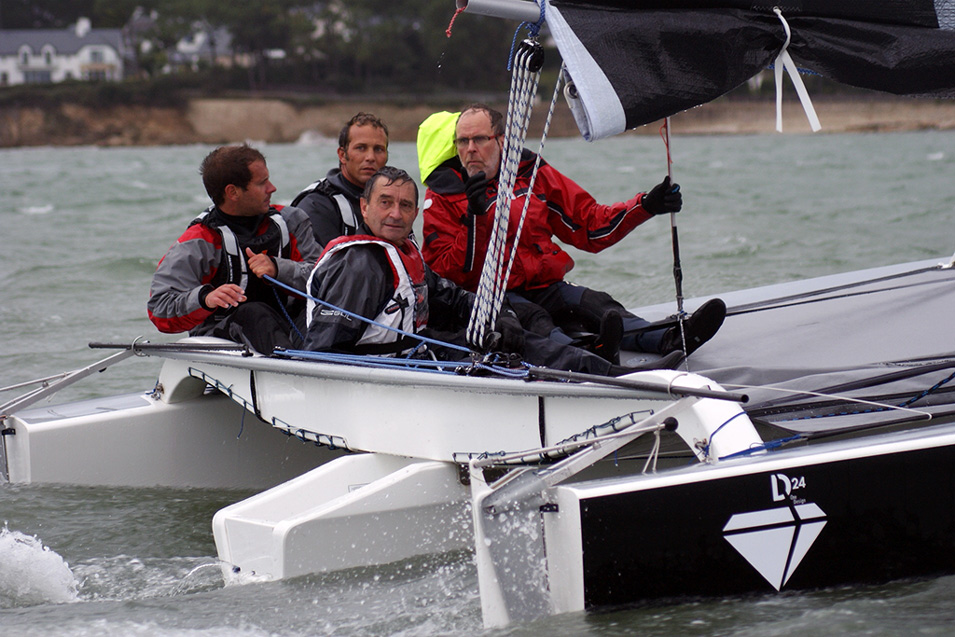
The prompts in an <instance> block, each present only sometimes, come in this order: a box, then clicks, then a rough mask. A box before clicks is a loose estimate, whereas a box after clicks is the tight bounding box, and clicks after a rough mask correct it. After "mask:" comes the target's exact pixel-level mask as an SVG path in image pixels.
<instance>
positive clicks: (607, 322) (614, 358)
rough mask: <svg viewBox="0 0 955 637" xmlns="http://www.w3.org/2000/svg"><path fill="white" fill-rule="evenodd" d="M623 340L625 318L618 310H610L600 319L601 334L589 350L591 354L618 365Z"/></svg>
mask: <svg viewBox="0 0 955 637" xmlns="http://www.w3.org/2000/svg"><path fill="white" fill-rule="evenodd" d="M622 340H623V317H622V316H620V312H618V311H617V310H609V311H608V312H607V313H606V314H604V315H603V318H601V319H600V334H598V335H597V340H595V341H594V342H593V343H592V344H591V345H590V347H588V348H587V349H589V350H590V351H591V352H593V353H594V354H596V355H597V356H599V357H601V358H602V359H604V360H605V361H609V362H611V363H613V364H614V365H616V364H617V363H619V362H620V342H621V341H622Z"/></svg>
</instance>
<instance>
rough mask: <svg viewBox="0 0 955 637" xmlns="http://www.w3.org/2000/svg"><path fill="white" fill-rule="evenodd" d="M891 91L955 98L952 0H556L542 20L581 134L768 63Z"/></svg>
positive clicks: (730, 85)
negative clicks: (564, 72) (785, 59)
mask: <svg viewBox="0 0 955 637" xmlns="http://www.w3.org/2000/svg"><path fill="white" fill-rule="evenodd" d="M773 7H779V9H780V11H781V14H782V16H783V18H785V21H786V22H787V23H788V25H789V28H790V32H791V39H790V42H789V44H788V47H787V51H788V52H789V54H790V55H791V56H792V58H793V60H794V62H795V64H796V65H797V66H798V67H799V69H800V70H802V71H808V72H812V73H816V74H819V75H822V76H824V77H827V78H830V79H832V80H835V81H837V82H840V83H843V84H847V85H851V86H857V87H861V88H866V89H873V90H877V91H884V92H888V93H893V94H896V95H912V96H922V97H941V98H955V0H935V1H934V2H932V1H931V0H862V1H858V2H846V1H841V2H840V1H839V0H815V1H814V0H807V1H805V2H778V3H767V5H763V6H759V7H758V8H757V5H753V4H752V3H749V2H734V1H732V0H729V1H727V0H711V1H707V0H697V1H682V2H681V1H674V2H660V1H657V2H653V1H638V2H619V1H617V2H614V1H610V2H575V1H574V0H555V2H553V3H552V4H551V5H550V6H548V8H547V11H548V13H547V16H546V17H547V23H548V26H549V27H550V29H551V32H552V34H553V35H554V38H555V40H556V41H557V45H558V48H559V50H560V53H561V56H562V57H563V58H564V61H565V63H566V64H567V68H568V74H569V75H570V78H571V80H572V81H573V83H574V87H573V92H574V93H576V95H577V96H578V97H577V99H573V100H572V101H571V105H572V107H573V108H574V111H575V113H574V114H575V116H576V117H577V121H578V124H579V125H580V127H581V132H582V133H583V134H584V136H585V137H587V138H588V139H597V138H600V137H605V136H608V135H613V134H616V133H619V132H622V131H623V130H626V129H630V128H635V127H637V126H641V125H643V124H647V123H649V122H653V121H655V120H658V119H660V118H662V117H665V116H669V115H673V114H675V113H678V112H680V111H683V110H686V109H688V108H692V107H694V106H697V105H700V104H704V103H706V102H708V101H711V100H713V99H715V98H717V97H719V96H721V95H723V94H725V93H727V92H728V91H730V90H732V89H734V88H736V87H737V86H739V85H740V84H742V83H744V82H745V81H746V80H748V79H749V78H751V77H752V76H754V75H755V74H756V73H758V72H759V71H761V70H763V69H765V68H767V67H768V66H770V65H772V64H773V63H774V61H775V60H776V57H777V55H778V54H779V53H780V51H781V50H782V48H783V46H784V44H785V43H786V39H787V36H786V30H785V27H784V25H783V21H782V20H781V19H780V17H779V16H778V15H777V14H776V13H775V12H774V11H773Z"/></svg>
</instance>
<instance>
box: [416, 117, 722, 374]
mask: <svg viewBox="0 0 955 637" xmlns="http://www.w3.org/2000/svg"><path fill="white" fill-rule="evenodd" d="M503 134H504V118H503V115H502V114H501V113H500V112H498V111H495V110H494V109H492V108H490V107H488V106H486V105H484V104H472V105H470V106H468V107H466V108H465V109H464V110H463V111H462V112H461V114H460V116H459V117H458V120H457V122H456V126H455V134H454V144H455V147H456V149H457V156H456V157H452V158H451V159H449V160H448V161H446V162H444V163H443V164H441V165H440V166H439V167H438V168H436V169H435V170H434V171H433V172H431V174H430V175H428V176H427V178H426V183H427V185H428V190H427V193H426V194H425V203H424V246H423V253H424V257H425V260H426V261H427V262H428V265H429V266H430V267H431V268H432V269H434V271H435V272H437V273H438V274H440V275H442V276H444V277H447V278H448V279H450V280H452V281H454V282H455V283H458V284H459V285H461V286H463V287H464V288H466V289H468V290H472V291H473V290H476V289H477V285H478V281H479V279H480V276H481V270H482V268H483V265H484V255H485V252H486V250H487V246H488V242H489V238H490V233H491V229H492V227H493V222H494V214H495V213H496V210H495V199H496V196H497V183H498V182H497V180H498V173H499V170H500V166H501V151H502V148H503ZM535 159H536V155H535V154H534V153H532V152H530V151H528V150H524V151H523V155H522V157H521V161H520V166H519V168H518V175H517V179H516V182H515V185H514V195H515V198H514V201H513V204H512V206H511V210H510V215H511V220H510V224H509V228H508V234H509V237H508V238H509V241H511V242H513V239H514V235H515V233H516V230H517V227H518V222H519V219H520V215H521V212H522V210H523V207H524V205H525V199H526V196H527V192H528V188H529V186H530V178H531V174H532V172H533V167H534V161H535ZM682 204H683V200H682V195H681V194H680V190H679V186H678V185H676V184H671V183H670V180H669V177H667V178H666V179H664V180H663V182H662V183H660V184H658V185H657V186H655V187H654V188H652V189H651V190H650V191H649V192H646V193H638V194H637V195H636V196H635V197H633V198H632V199H630V200H628V201H623V202H618V203H615V204H611V205H602V204H599V203H597V201H596V200H594V198H593V197H592V196H591V195H590V194H589V193H587V192H586V191H585V190H584V189H583V188H581V187H580V186H578V185H577V184H576V183H575V182H574V181H573V180H571V179H569V178H567V177H566V176H564V175H562V174H561V173H560V172H558V171H557V170H556V169H555V168H554V167H552V166H551V165H550V164H548V163H547V162H545V161H543V160H541V165H540V169H539V170H538V173H537V177H536V179H535V182H534V192H533V196H532V198H531V201H530V204H529V206H528V211H527V216H526V218H525V221H524V225H523V228H522V232H521V237H520V242H519V243H518V245H517V256H516V258H515V261H514V265H513V268H512V270H511V274H510V278H509V280H508V283H507V289H508V299H509V300H510V302H511V304H512V306H513V307H514V309H515V310H516V311H517V312H518V314H519V315H520V316H521V320H522V322H523V323H524V325H525V327H527V328H528V329H531V330H532V331H534V332H536V333H539V334H541V335H544V336H550V337H551V338H558V339H559V338H566V339H567V340H568V341H569V340H570V338H569V337H567V336H566V335H565V334H564V335H563V336H561V334H562V333H563V332H574V331H584V332H595V333H598V334H599V337H598V338H597V340H596V341H595V342H594V344H593V346H592V347H593V349H594V351H595V352H596V353H599V354H600V355H601V356H604V357H605V358H607V359H608V360H611V361H615V360H616V357H617V352H618V350H619V348H620V346H621V341H622V346H623V347H624V348H626V349H632V350H637V351H643V352H653V353H660V354H664V355H665V354H667V353H669V352H672V351H674V350H677V349H683V341H682V338H681V336H680V331H679V329H678V328H670V329H656V330H650V331H639V330H640V329H641V328H644V327H645V326H646V325H648V323H647V321H645V320H643V319H641V318H639V317H637V316H634V315H633V314H631V313H630V312H627V311H626V310H625V309H624V307H623V306H622V305H621V304H620V303H619V302H618V301H616V300H614V299H613V298H612V297H611V296H610V295H609V294H607V293H606V292H600V291H597V290H591V289H589V288H586V287H583V286H578V285H573V284H570V283H567V282H566V281H564V276H565V275H566V274H567V273H568V272H570V270H571V269H572V268H573V267H574V261H573V259H572V258H571V256H570V255H569V254H567V252H565V251H564V250H563V249H562V248H561V247H560V245H559V244H558V243H557V242H556V241H555V240H554V239H555V237H556V238H557V239H559V240H560V241H563V242H565V243H569V244H570V245H573V246H575V247H577V248H579V249H581V250H586V251H587V252H599V251H601V250H603V249H605V248H607V247H610V246H612V245H614V244H615V243H617V242H618V241H620V240H621V239H623V238H624V237H625V236H626V235H627V234H628V233H629V232H630V231H632V230H633V229H634V228H636V227H637V226H638V225H640V224H641V223H643V222H645V221H647V220H648V219H650V218H651V217H653V216H655V215H659V214H664V213H669V212H678V211H679V210H680V209H681V208H682ZM725 313H726V310H725V305H724V304H723V302H722V301H720V300H719V299H713V300H712V301H709V302H707V303H706V304H704V305H703V306H701V308H700V309H699V310H697V312H695V313H694V314H693V315H692V316H691V317H689V318H688V319H687V320H686V321H685V323H684V332H685V334H686V336H687V347H686V350H687V352H688V353H691V352H693V351H695V350H696V349H697V348H698V347H699V346H700V345H702V344H703V343H704V342H706V341H707V340H709V339H710V338H712V336H713V335H714V334H715V333H716V331H717V330H718V329H719V327H720V325H721V324H722V322H723V318H724V316H725ZM625 334H626V336H624V335H625Z"/></svg>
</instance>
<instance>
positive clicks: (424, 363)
mask: <svg viewBox="0 0 955 637" xmlns="http://www.w3.org/2000/svg"><path fill="white" fill-rule="evenodd" d="M275 356H279V357H283V358H300V359H305V360H313V361H324V362H329V363H351V364H355V365H361V366H364V367H375V368H379V369H395V368H402V369H417V370H418V371H425V372H432V373H436V374H453V375H460V374H461V372H462V371H463V370H467V369H481V370H485V371H488V372H491V373H493V374H495V375H497V376H503V377H506V378H517V379H526V378H528V375H529V373H528V366H527V364H526V363H522V364H521V367H519V368H513V369H512V368H507V367H495V366H494V365H493V364H491V363H493V361H491V362H476V363H463V362H455V361H435V360H429V359H418V358H416V359H407V358H381V357H373V356H362V355H360V354H345V353H339V352H313V351H310V350H294V349H288V350H277V351H276V352H275Z"/></svg>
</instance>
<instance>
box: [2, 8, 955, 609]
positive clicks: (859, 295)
mask: <svg viewBox="0 0 955 637" xmlns="http://www.w3.org/2000/svg"><path fill="white" fill-rule="evenodd" d="M636 4H637V6H636V7H634V6H633V5H634V3H623V2H603V3H598V2H586V3H584V2H568V1H565V2H553V3H547V4H546V5H543V6H540V5H538V4H535V3H532V2H528V1H527V0H511V1H509V0H485V1H483V2H475V1H473V0H472V1H471V2H463V1H462V0H459V8H461V9H464V10H465V12H478V13H484V14H491V15H498V16H500V17H505V18H515V17H516V18H518V19H521V20H524V21H526V22H528V23H529V24H532V25H537V27H538V28H539V27H540V26H541V25H542V24H543V23H544V22H545V21H546V24H547V25H548V27H549V29H550V33H551V35H552V36H553V37H554V39H555V41H556V43H557V47H558V50H559V51H560V54H561V56H562V58H563V60H564V65H565V66H564V69H563V78H564V81H565V82H566V86H567V88H566V89H565V90H564V91H563V94H564V95H565V96H566V98H567V99H568V101H569V103H570V105H571V108H572V110H573V112H574V115H575V119H576V120H577V123H578V126H579V128H580V130H581V133H582V135H583V137H584V138H586V139H588V140H593V139H598V138H601V137H605V136H607V135H613V134H616V133H619V132H623V131H624V130H627V129H630V128H634V127H636V126H640V125H643V124H646V123H649V122H653V121H657V120H659V119H660V118H665V117H668V116H670V115H672V114H675V113H677V112H680V111H681V110H684V109H687V108H691V107H694V106H696V105H699V104H703V103H705V102H707V101H709V100H712V99H715V98H716V97H718V96H719V95H722V94H723V93H725V92H726V91H728V90H730V89H731V88H734V87H735V86H737V85H738V84H740V83H742V82H744V81H745V80H746V79H748V78H749V77H751V76H752V75H753V74H755V73H757V72H759V71H760V70H762V69H763V68H765V67H766V66H767V65H768V64H774V65H775V69H776V72H777V74H778V75H780V76H781V75H782V73H784V72H786V71H787V70H788V71H789V73H790V74H791V77H792V78H793V79H794V81H798V80H796V78H798V73H797V72H796V71H797V68H807V69H810V70H812V71H814V72H817V73H820V74H823V75H826V76H828V77H832V78H834V79H836V80H838V81H843V82H847V83H854V84H856V85H860V86H864V87H866V88H874V89H879V90H891V91H894V92H898V93H902V94H912V95H932V96H942V97H955V33H953V28H955V24H953V20H955V19H953V15H955V11H953V7H955V5H953V4H952V3H946V2H944V1H943V0H939V1H936V2H934V3H931V2H924V1H923V2H915V1H913V2H908V3H904V4H906V5H910V6H907V7H906V9H907V10H909V9H910V10H911V11H910V12H909V17H907V18H905V19H903V20H902V21H901V23H900V21H899V19H898V16H897V15H896V13H897V11H896V10H897V9H899V3H898V2H892V3H879V2H870V3H865V6H861V5H857V4H853V3H849V6H841V5H839V6H836V7H835V8H834V7H833V6H831V3H813V2H800V3H789V4H785V3H783V4H780V5H778V6H777V7H776V8H775V10H774V9H762V8H755V7H753V6H751V5H750V4H749V3H743V2H712V3H710V2H701V1H695V2H687V3H669V2H668V3H657V2H652V1H647V2H641V3H636ZM883 5H884V6H883ZM863 12H864V13H865V15H862V13H863ZM533 39H534V38H533V36H532V37H531V38H530V40H533ZM674 42H676V44H673V43H674ZM528 47H529V48H528V50H529V51H530V50H531V49H532V48H533V43H531V44H529V45H528ZM622 52H627V53H628V54H630V55H632V57H630V58H625V56H623V55H622ZM533 58H534V55H523V56H521V55H518V56H517V57H516V59H526V60H527V61H528V65H527V69H523V70H521V72H524V71H527V72H529V73H531V74H533V69H532V68H531V66H532V63H533ZM515 74H517V71H516V72H515ZM525 77H530V76H525ZM520 81H521V82H524V81H525V80H523V79H522V80H520ZM525 85H526V84H525ZM799 86H800V87H801V82H799ZM797 92H799V93H800V96H801V100H802V102H803V105H804V107H805V108H806V111H807V115H808V116H809V117H810V119H811V120H812V115H811V100H810V99H809V98H808V95H807V94H806V92H805V90H804V88H798V89H797ZM525 101H526V102H528V103H530V102H532V101H533V100H525ZM509 118H510V115H509ZM514 121H515V122H517V124H516V128H517V129H520V128H521V126H522V124H520V121H521V120H520V117H518V116H516V115H515V117H514ZM520 142H521V145H522V143H523V140H520ZM514 147H517V144H515V145H514ZM953 265H955V257H947V258H945V257H940V258H938V259H933V260H927V261H922V262H917V263H907V264H899V265H889V266H885V267H880V268H876V269H870V270H864V271H858V272H851V273H845V274H838V275H830V276H826V277H820V278H814V279H808V280H803V281H797V282H792V283H785V284H778V285H772V286H765V287H761V288H756V289H750V290H741V291H737V292H731V293H728V294H723V295H720V296H721V298H723V299H724V300H725V301H726V303H727V306H728V308H729V313H728V317H727V319H726V322H725V323H724V327H723V328H722V329H721V331H720V334H719V338H718V339H715V340H714V341H712V342H711V343H709V344H708V345H707V347H705V348H703V349H701V350H699V351H698V352H695V353H693V354H692V356H691V357H690V358H689V359H688V365H687V368H686V369H681V370H653V371H641V372H635V373H633V374H629V375H627V376H624V377H621V378H616V379H613V378H600V377H591V376H587V375H582V374H573V373H567V372H561V371H559V370H547V369H541V368H529V367H525V368H521V369H518V370H514V369H512V368H508V369H495V367H494V365H492V364H487V363H486V361H482V360H474V361H471V362H470V363H467V364H465V365H463V366H461V367H458V366H454V367H448V365H439V364H436V365H431V366H422V365H412V366H409V365H406V364H403V363H401V362H400V361H396V360H384V359H378V358H358V357H334V356H327V355H326V356H320V355H312V353H307V352H296V351H290V352H279V353H276V354H275V355H272V356H263V355H260V354H257V353H254V352H251V351H249V350H247V349H245V348H243V347H242V346H239V345H236V344H233V343H228V342H225V341H220V340H217V339H212V338H186V339H183V340H181V341H178V342H175V343H150V342H145V341H142V340H136V341H133V342H131V343H128V344H121V345H117V344H94V345H95V346H96V347H99V348H107V349H113V350H118V351H117V352H116V353H114V354H112V355H110V356H109V357H107V358H104V359H102V360H100V361H97V362H95V363H92V364H91V365H89V366H87V367H86V368H83V369H79V370H74V371H72V372H69V373H67V374H64V375H62V376H61V377H59V378H47V379H40V382H39V383H37V384H36V386H35V388H34V389H31V390H29V391H28V392H27V393H25V394H22V395H20V396H17V397H16V398H14V399H12V400H10V401H8V402H6V403H4V404H3V405H0V434H2V436H0V441H2V444H0V471H2V474H3V477H4V478H5V479H7V480H9V481H11V482H21V483H29V482H33V483H43V482H65V483H73V484H90V485H127V486H153V485H169V486H192V487H221V486H229V487H240V488H250V489H260V490H261V491H260V492H259V493H257V494H256V495H254V496H252V497H250V498H247V499H245V500H243V501H241V502H237V503H235V504H233V505H230V506H228V507H226V508H224V509H222V510H220V511H219V512H218V513H217V514H216V515H215V517H214V519H213V533H214V536H215V540H216V546H217V550H218V553H219V557H220V560H221V564H222V570H223V575H224V576H225V578H226V580H227V581H228V582H230V583H232V582H237V583H241V582H244V581H250V580H251V581H254V580H275V579H282V578H289V577H295V576H299V575H303V574H308V573H316V572H325V571H331V570H337V569H345V568H350V567H355V566H373V565H378V564H386V563H390V562H393V561H397V560H400V559H405V558H407V557H410V556H415V555H420V554H425V553H439V552H443V551H448V550H456V549H462V548H466V549H471V550H473V551H474V553H475V557H476V562H477V568H478V575H479V586H480V595H481V603H482V611H483V614H484V621H485V624H486V625H487V626H501V625H505V624H507V623H510V622H517V621H527V620H532V619H534V618H537V617H540V616H543V615H547V614H553V613H562V612H570V611H580V610H589V609H597V608H601V607H606V606H620V605H626V604H632V603H637V602H641V601H644V600H648V599H660V598H664V599H666V598H679V597H685V596H700V595H729V594H739V593H748V592H755V593H772V592H773V591H787V590H795V589H803V588H815V587H823V586H833V585H839V584H844V583H850V582H866V581H886V580H890V579H893V578H901V577H915V576H928V575H934V574H939V573H953V572H955V550H953V548H955V546H953V544H955V534H953V533H952V529H953V528H955V393H953V389H955V339H953V338H952V336H951V318H950V317H951V316H953V314H955V268H953ZM706 300H707V299H706V298H700V299H688V300H687V301H686V303H685V305H686V307H685V310H692V309H693V308H695V307H698V306H699V305H701V304H702V303H704V302H705V301H706ZM682 303H683V301H682V299H680V304H682ZM638 311H639V313H640V315H641V316H644V317H646V318H648V319H650V320H660V321H666V320H673V319H671V315H672V314H673V306H672V304H664V305H659V306H652V307H646V308H640V309H639V310H638ZM677 318H679V317H677ZM902 334H904V335H905V336H904V338H903V337H900V335H902ZM134 355H138V356H156V357H161V358H163V359H164V361H165V362H164V364H163V367H162V370H161V372H160V375H159V378H158V380H157V383H156V386H155V388H154V389H153V390H152V391H151V392H149V393H147V394H129V395H124V396H110V397H103V398H98V399H92V400H87V401H82V402H76V403H68V404H65V405H54V406H46V407H35V406H34V405H35V404H36V403H37V401H39V400H40V399H43V398H46V397H48V396H49V395H51V394H52V393H55V392H56V391H57V390H58V389H60V388H62V387H64V386H67V385H69V384H71V383H73V382H76V381H77V380H80V379H82V378H84V377H86V376H89V375H91V374H93V373H94V372H97V371H101V370H103V369H105V368H107V367H109V366H111V365H113V364H116V363H118V362H120V361H122V360H125V359H128V358H130V357H132V356H134ZM690 369H692V371H689V370H690ZM24 386H30V387H34V385H27V384H24ZM17 388H19V387H17ZM6 389H10V388H6ZM369 397H373V399H370V398H369Z"/></svg>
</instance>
